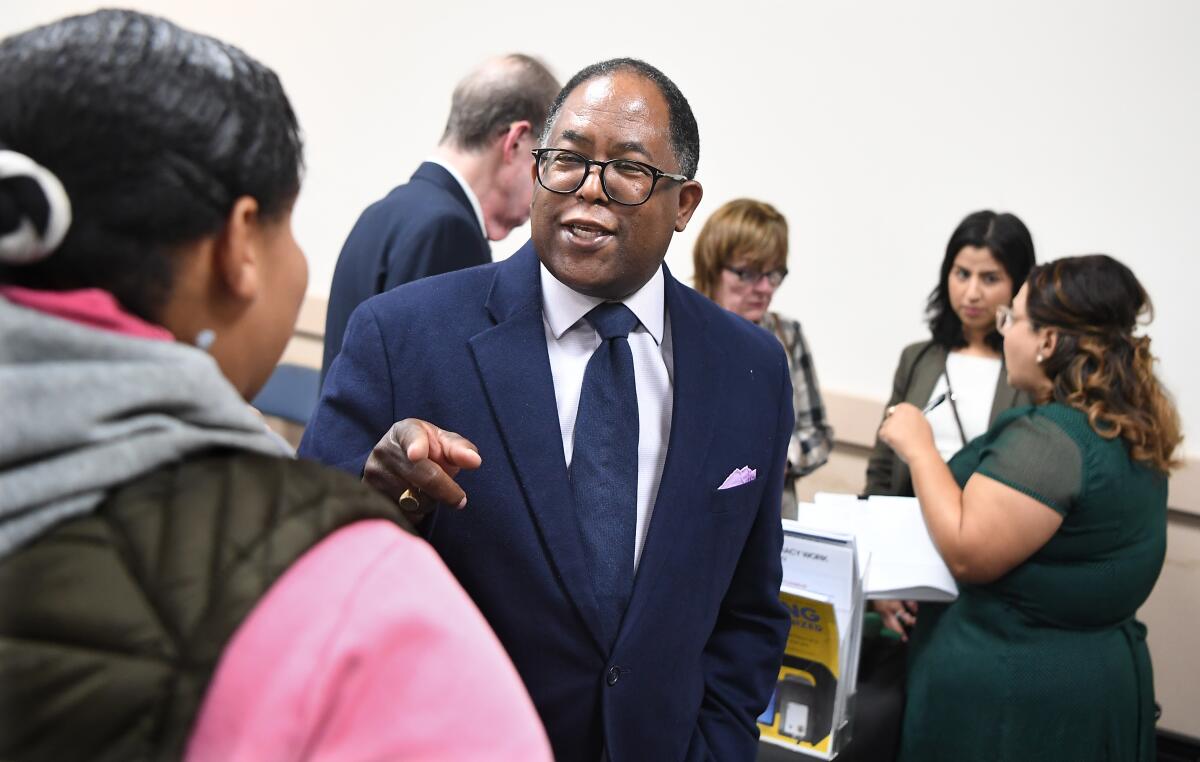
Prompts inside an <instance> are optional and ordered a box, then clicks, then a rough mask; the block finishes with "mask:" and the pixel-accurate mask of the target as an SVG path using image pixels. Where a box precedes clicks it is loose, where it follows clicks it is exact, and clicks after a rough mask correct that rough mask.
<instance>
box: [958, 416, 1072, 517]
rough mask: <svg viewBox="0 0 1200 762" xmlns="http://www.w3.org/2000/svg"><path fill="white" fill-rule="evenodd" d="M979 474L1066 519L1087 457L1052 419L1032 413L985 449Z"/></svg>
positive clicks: (1011, 425) (1014, 423) (978, 470)
mask: <svg viewBox="0 0 1200 762" xmlns="http://www.w3.org/2000/svg"><path fill="white" fill-rule="evenodd" d="M981 456H982V457H981V458H980V461H979V466H978V468H976V469H975V473H978V474H983V475H984V476H987V477H990V478H992V479H995V480H996V481H998V482H1000V483H1001V484H1005V485H1007V486H1009V487H1012V488H1013V489H1015V490H1017V491H1018V492H1021V493H1022V494H1025V495H1028V496H1030V497H1032V498H1033V499H1034V500H1037V501H1038V502H1040V503H1044V504H1045V505H1046V506H1048V507H1049V508H1051V509H1052V510H1054V511H1055V512H1056V513H1060V514H1062V515H1063V516H1066V515H1067V514H1068V513H1069V512H1070V510H1071V505H1072V504H1073V503H1074V501H1075V499H1076V498H1077V497H1078V496H1079V494H1080V491H1081V488H1082V484H1083V455H1082V454H1081V453H1080V451H1079V445H1078V444H1076V442H1075V440H1074V439H1072V438H1071V437H1070V435H1068V434H1067V432H1065V431H1063V429H1062V428H1061V427H1060V426H1059V425H1058V424H1057V423H1055V422H1054V421H1052V420H1051V419H1049V418H1047V417H1045V416H1043V415H1038V414H1037V412H1036V411H1031V412H1030V413H1029V414H1027V415H1023V416H1021V417H1019V418H1016V419H1015V420H1013V421H1012V422H1010V423H1009V424H1008V425H1007V426H1005V427H1004V430H1003V431H1001V432H999V434H998V435H997V436H996V437H995V439H993V440H992V441H991V442H990V443H989V444H988V445H987V446H985V447H984V450H983V452H982V453H981Z"/></svg>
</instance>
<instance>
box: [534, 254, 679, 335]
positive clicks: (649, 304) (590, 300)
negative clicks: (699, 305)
mask: <svg viewBox="0 0 1200 762" xmlns="http://www.w3.org/2000/svg"><path fill="white" fill-rule="evenodd" d="M538 269H539V271H540V272H541V278H542V314H543V315H545V317H546V322H547V323H548V324H549V325H550V330H551V331H552V332H553V333H554V338H556V339H561V338H562V335H563V334H564V333H566V332H567V331H569V330H570V329H571V326H573V325H575V324H576V323H578V322H579V321H580V320H581V319H582V318H583V316H584V315H586V314H588V312H590V311H591V310H592V308H593V307H595V306H596V305H597V304H599V303H600V302H603V301H604V299H601V298H599V297H596V296H587V295H586V294H581V293H579V292H578V291H575V290H574V289H572V288H571V287H570V286H567V285H566V284H565V283H563V282H562V281H560V280H558V279H557V278H555V277H554V276H553V275H551V274H550V271H549V270H547V269H546V266H545V265H543V264H539V265H538ZM665 289H666V278H665V277H664V276H663V269H662V265H659V266H658V269H657V270H655V271H654V275H653V276H652V277H651V278H650V280H648V281H647V282H646V284H645V285H644V286H642V287H641V288H639V289H638V290H637V291H635V292H633V293H632V294H630V295H629V296H628V297H626V298H625V299H622V300H621V301H622V303H623V304H624V305H625V306H626V307H628V308H629V309H630V310H631V311H632V312H633V314H634V315H636V316H637V319H638V321H639V322H640V323H641V324H642V326H643V327H644V328H645V329H646V332H647V333H649V334H650V335H651V336H653V337H654V343H655V344H662V340H663V315H664V314H665V312H666V306H665V305H666V290H665Z"/></svg>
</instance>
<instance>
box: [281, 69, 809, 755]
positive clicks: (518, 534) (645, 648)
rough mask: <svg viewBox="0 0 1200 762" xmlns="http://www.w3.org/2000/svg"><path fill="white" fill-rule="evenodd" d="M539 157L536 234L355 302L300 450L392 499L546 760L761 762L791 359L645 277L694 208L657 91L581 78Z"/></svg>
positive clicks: (780, 624)
mask: <svg viewBox="0 0 1200 762" xmlns="http://www.w3.org/2000/svg"><path fill="white" fill-rule="evenodd" d="M541 145H542V148H540V149H538V151H536V152H535V153H536V154H537V156H538V158H537V160H536V162H535V166H534V177H535V178H536V179H537V182H538V187H537V188H536V189H535V191H534V196H533V209H532V217H531V223H532V231H533V239H532V241H531V242H530V243H529V244H527V245H526V246H525V247H524V248H522V249H521V250H520V251H518V252H517V253H516V254H514V255H513V256H512V257H511V258H510V259H507V260H505V261H503V262H500V263H497V264H493V265H488V266H485V267H477V268H472V269H470V270H463V271H459V272H456V273H451V274H447V275H441V276H438V277H434V278H428V279H425V280H423V281H420V282H418V283H412V284H409V285H407V286H403V287H401V288H398V289H395V290H393V291H390V292H388V293H386V294H383V295H381V296H378V297H375V298H373V299H371V300H369V301H367V302H366V303H365V304H363V305H362V306H361V307H360V308H359V309H358V310H357V311H356V312H355V314H354V316H353V318H352V319H351V322H350V326H349V329H348V330H347V333H346V343H345V348H344V349H343V351H342V354H341V355H340V356H339V357H338V359H337V361H336V362H335V363H334V364H333V367H332V369H331V371H330V375H329V378H328V381H327V382H326V385H325V389H324V392H323V396H322V399H321V402H320V404H319V406H318V409H317V412H316V415H315V416H314V418H313V420H312V422H311V423H310V425H309V428H308V431H307V433H306V435H305V438H304V441H303V443H302V445H301V455H303V456H308V457H314V458H316V459H318V460H321V461H324V462H326V463H330V464H333V465H336V466H339V467H341V468H343V469H345V470H347V471H350V472H352V473H362V474H363V475H364V479H365V480H366V481H368V482H369V483H371V484H373V485H375V486H377V487H378V488H379V489H381V490H383V491H384V492H386V493H388V494H389V495H391V496H393V497H395V498H397V499H398V500H399V501H400V505H401V507H402V508H403V507H405V506H408V511H409V513H410V515H411V516H412V517H413V518H414V520H415V521H416V522H417V523H418V526H419V527H420V530H421V532H422V534H423V535H424V536H426V537H427V538H428V539H429V542H430V543H431V544H432V545H433V546H434V547H435V548H436V549H437V550H438V552H439V553H440V554H441V557H442V558H443V560H444V561H445V562H446V564H447V566H448V567H449V568H450V569H451V571H453V572H454V574H455V576H457V578H458V579H459V581H460V582H461V583H462V585H463V586H464V588H465V589H466V590H467V591H468V592H469V593H470V595H471V597H472V598H473V599H474V601H475V603H476V604H477V605H478V606H479V609H480V610H481V611H482V612H483V614H484V616H485V617H486V618H487V620H488V622H489V623H490V624H491V626H492V627H493V628H494V629H495V631H496V634H497V635H498V636H499V638H500V640H501V642H502V643H503V644H504V646H505V648H506V649H507V650H508V653H509V654H510V656H511V657H512V659H513V663H514V664H515V666H516V668H517V670H518V672H519V673H520V674H521V677H522V678H523V679H524V681H525V685H526V687H527V688H528V689H529V693H530V695H531V696H532V698H533V701H534V703H535V705H536V706H537V708H538V711H539V713H540V715H541V718H542V720H543V722H544V724H545V726H546V730H547V732H548V734H549V737H550V741H551V743H552V745H553V747H554V752H555V756H556V757H557V758H558V759H560V760H587V761H588V762H597V761H598V760H601V759H608V760H612V761H613V762H622V761H624V760H684V759H686V760H705V759H718V760H750V759H753V758H754V756H755V754H756V744H757V738H758V730H757V726H756V724H755V718H756V716H757V715H758V714H759V713H760V712H761V711H762V710H763V709H764V708H765V706H766V704H767V702H768V700H769V698H770V694H771V691H772V688H773V685H774V682H775V678H776V674H777V671H778V668H779V663H780V659H781V656H782V652H783V647H784V643H785V640H786V637H787V631H788V626H789V620H788V616H787V613H786V612H785V610H784V609H783V607H782V606H781V605H780V604H779V601H778V598H777V596H778V592H779V585H780V579H781V568H780V549H781V543H782V536H781V528H780V498H781V494H782V489H783V478H784V477H783V475H784V467H785V462H786V450H787V446H788V440H789V436H790V433H791V429H792V425H793V422H794V418H793V415H792V409H791V398H792V397H791V394H792V393H791V382H790V380H789V375H788V370H787V361H786V358H785V357H784V354H783V351H782V348H781V347H780V345H779V342H778V341H777V340H775V339H774V337H772V336H771V335H769V334H767V333H766V332H764V331H762V330H761V329H759V328H757V327H755V326H754V325H752V324H751V323H749V322H747V321H745V320H742V319H741V318H739V317H737V316H735V315H733V314H732V313H729V312H726V311H724V310H722V309H720V308H718V307H716V306H715V305H714V304H713V303H712V302H710V301H709V300H707V299H705V298H704V297H702V296H700V295H699V294H697V293H696V292H694V291H692V290H691V289H690V288H687V287H686V286H684V285H682V284H680V283H679V282H678V281H677V280H675V278H673V277H672V276H671V274H670V272H669V271H668V270H667V269H666V267H664V266H663V264H662V262H663V258H664V256H665V255H666V252H667V247H668V245H669V244H670V241H671V238H672V235H673V233H674V231H682V230H683V229H684V227H685V226H686V225H687V223H688V221H689V220H690V219H691V217H692V214H693V212H694V211H695V209H696V206H697V205H698V204H699V202H700V199H701V195H702V189H701V186H700V184H699V183H698V182H696V181H695V180H694V179H693V178H694V177H695V172H696V165H697V162H698V159H699V135H698V131H697V128H696V122H695V119H694V117H693V116H692V111H691V108H690V106H689V105H688V102H687V100H686V99H684V97H683V95H682V94H681V93H680V92H679V90H678V88H676V87H675V85H674V84H673V83H672V82H671V81H670V80H669V79H667V77H666V76H665V75H663V74H662V73H661V72H659V71H658V70H657V69H655V68H653V67H651V66H649V65H648V64H646V63H643V62H641V61H636V60H631V59H618V60H614V61H606V62H603V63H600V64H595V65H593V66H590V67H588V68H586V69H584V70H583V71H581V72H580V73H579V74H577V75H576V76H575V77H574V78H573V79H572V80H571V81H570V82H569V83H568V84H567V85H566V86H565V87H564V88H563V90H562V91H561V92H560V94H559V96H558V98H557V99H556V101H555V104H554V106H553V107H552V109H551V112H550V116H549V118H548V119H547V123H546V128H545V131H544V132H543V135H542V139H541ZM614 315H615V316H616V318H617V319H619V320H622V321H625V324H624V327H617V328H613V325H612V322H611V321H610V318H612V317H613V316H614ZM598 358H600V360H598ZM601 360H602V361H601ZM597 379H602V380H601V381H597ZM619 389H624V390H626V391H625V392H623V393H620V394H614V392H615V391H617V390H619ZM605 395H607V396H605ZM598 399H604V400H606V401H605V402H603V403H602V404H597V400H598ZM400 419H404V420H400ZM397 421H399V422H397ZM429 422H434V423H436V424H437V426H434V425H433V424H432V423H429ZM439 427H440V428H439ZM630 427H632V428H630ZM451 430H453V431H455V432H459V433H458V434H453V433H450V431H451ZM630 435H632V438H627V437H629V436H630ZM617 442H626V443H627V444H625V445H624V446H622V447H614V444H616V443H617ZM597 464H599V467H597ZM468 498H469V504H468V502H467V501H468ZM456 508H457V509H458V510H456ZM614 560H615V563H613V562H614ZM470 721H471V719H470V718H469V717H464V718H463V722H470ZM480 754H481V756H486V750H481V751H480Z"/></svg>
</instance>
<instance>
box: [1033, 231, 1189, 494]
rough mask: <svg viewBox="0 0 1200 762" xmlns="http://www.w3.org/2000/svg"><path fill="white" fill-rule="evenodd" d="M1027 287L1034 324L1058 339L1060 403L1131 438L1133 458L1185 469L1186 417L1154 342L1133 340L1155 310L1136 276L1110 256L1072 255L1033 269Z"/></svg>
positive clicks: (1052, 374)
mask: <svg viewBox="0 0 1200 762" xmlns="http://www.w3.org/2000/svg"><path fill="white" fill-rule="evenodd" d="M1028 284H1029V288H1028V292H1027V293H1028V301H1027V306H1026V312H1027V313H1028V315H1029V320H1030V325H1032V326H1033V327H1034V328H1041V327H1044V326H1050V327H1053V328H1055V329H1056V331H1057V335H1058V338H1057V343H1056V344H1055V347H1054V351H1053V352H1052V353H1051V355H1050V356H1049V357H1046V358H1045V359H1044V360H1043V361H1042V370H1043V371H1044V372H1045V374H1046V376H1047V377H1048V378H1049V379H1050V380H1051V382H1052V383H1053V384H1054V391H1053V392H1052V394H1053V398H1054V400H1056V401H1057V402H1061V403H1063V404H1064V405H1069V406H1071V407H1073V408H1075V409H1077V410H1081V411H1083V412H1084V413H1086V414H1087V417H1088V422H1089V423H1090V424H1091V427H1092V429H1093V430H1094V431H1095V432H1096V433H1097V434H1099V435H1100V436H1102V437H1105V438H1107V439H1114V438H1116V437H1121V438H1122V439H1124V440H1125V442H1126V443H1127V444H1128V446H1129V451H1130V454H1131V455H1132V457H1133V459H1134V460H1138V461H1142V462H1145V463H1147V464H1149V465H1150V466H1152V467H1154V468H1155V469H1157V470H1159V471H1161V472H1163V473H1166V472H1167V471H1169V470H1170V469H1171V468H1172V467H1174V466H1176V465H1178V461H1177V460H1175V458H1174V453H1175V450H1176V448H1178V447H1179V444H1180V442H1182V441H1183V436H1182V434H1181V433H1180V424H1179V415H1178V413H1177V412H1176V411H1175V406H1174V405H1173V404H1172V402H1171V399H1170V398H1169V397H1168V396H1167V393H1166V391H1165V390H1164V389H1163V387H1162V384H1161V383H1160V382H1159V380H1158V377H1157V376H1156V375H1155V374H1154V356H1153V355H1152V354H1151V353H1150V337H1149V336H1135V335H1134V330H1135V329H1136V327H1137V322H1138V318H1139V317H1141V316H1143V315H1146V316H1150V315H1152V314H1153V307H1152V306H1151V304H1150V297H1149V296H1148V295H1147V294H1146V291H1145V289H1143V288H1142V284H1141V283H1139V282H1138V279H1137V277H1136V276H1134V274H1133V271H1132V270H1130V269H1129V268H1128V267H1126V266H1125V265H1124V264H1122V263H1121V262H1118V261H1117V260H1115V259H1113V258H1112V257H1110V256H1107V255H1104V254H1092V255H1089V256H1083V257H1066V258H1064V259H1058V260H1055V261H1053V262H1047V263H1046V264H1044V265H1039V266H1037V267H1034V268H1033V270H1032V271H1030V273H1029V280H1028ZM1147 322H1148V320H1147Z"/></svg>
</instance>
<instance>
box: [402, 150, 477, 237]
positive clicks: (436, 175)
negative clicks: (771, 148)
mask: <svg viewBox="0 0 1200 762" xmlns="http://www.w3.org/2000/svg"><path fill="white" fill-rule="evenodd" d="M410 180H424V181H425V182H428V183H432V184H434V185H436V186H437V187H439V188H441V189H442V190H444V191H446V192H447V193H449V194H450V195H451V196H453V197H454V200H455V201H457V202H458V203H460V204H462V207H463V209H466V210H467V212H469V213H470V215H471V218H472V219H474V218H475V207H473V206H471V200H470V199H469V198H467V194H466V193H465V192H464V191H463V189H462V186H461V185H459V184H458V180H455V179H454V175H452V174H450V173H449V172H447V171H446V168H445V167H442V166H439V165H437V164H434V163H433V162H432V161H423V162H421V166H419V167H417V171H416V172H413V174H412V178H410ZM480 235H482V233H481V234H480Z"/></svg>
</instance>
